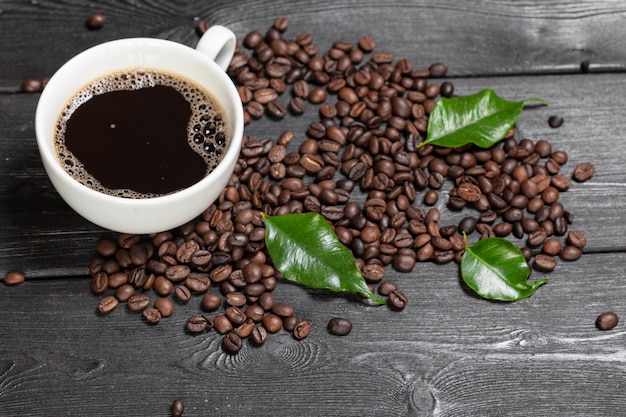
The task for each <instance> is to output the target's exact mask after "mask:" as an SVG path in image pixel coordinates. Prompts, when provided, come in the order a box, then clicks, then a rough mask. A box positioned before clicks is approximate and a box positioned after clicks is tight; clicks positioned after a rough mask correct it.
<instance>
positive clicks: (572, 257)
mask: <svg viewBox="0 0 626 417" xmlns="http://www.w3.org/2000/svg"><path fill="white" fill-rule="evenodd" d="M581 256H582V251H581V250H580V249H579V248H577V247H576V246H573V245H566V246H565V247H564V248H563V249H561V253H560V254H559V257H560V258H561V259H562V260H564V261H568V262H571V261H577V260H578V259H580V257H581Z"/></svg>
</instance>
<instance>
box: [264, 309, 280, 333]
mask: <svg viewBox="0 0 626 417" xmlns="http://www.w3.org/2000/svg"><path fill="white" fill-rule="evenodd" d="M263 327H265V330H267V331H268V332H270V333H276V332H277V331H279V330H280V329H281V328H282V327H283V320H282V319H281V318H280V317H279V316H278V315H277V314H274V313H269V314H267V315H266V316H265V317H263Z"/></svg>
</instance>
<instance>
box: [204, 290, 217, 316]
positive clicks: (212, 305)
mask: <svg viewBox="0 0 626 417" xmlns="http://www.w3.org/2000/svg"><path fill="white" fill-rule="evenodd" d="M221 305H222V297H220V295H219V294H216V293H212V292H210V293H206V294H204V296H203V297H202V308H203V309H205V310H207V311H214V310H217V309H218V308H219V307H220V306H221Z"/></svg>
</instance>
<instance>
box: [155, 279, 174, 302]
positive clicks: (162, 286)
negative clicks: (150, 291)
mask: <svg viewBox="0 0 626 417" xmlns="http://www.w3.org/2000/svg"><path fill="white" fill-rule="evenodd" d="M153 288H154V291H155V292H156V293H157V294H159V295H160V296H162V297H165V296H167V295H169V294H171V293H172V292H173V291H174V284H173V283H172V281H170V280H169V279H167V278H165V277H163V276H158V277H156V279H155V281H154V286H153Z"/></svg>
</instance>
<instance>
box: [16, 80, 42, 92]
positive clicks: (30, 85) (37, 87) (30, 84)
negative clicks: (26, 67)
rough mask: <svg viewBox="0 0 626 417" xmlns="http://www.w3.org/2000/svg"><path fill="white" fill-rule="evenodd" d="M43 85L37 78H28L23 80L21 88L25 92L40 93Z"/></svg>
mask: <svg viewBox="0 0 626 417" xmlns="http://www.w3.org/2000/svg"><path fill="white" fill-rule="evenodd" d="M42 88H43V85H42V83H41V81H39V80H37V79H35V78H26V79H25V80H23V81H22V85H21V89H22V91H23V92H25V93H38V92H40V91H41V90H42Z"/></svg>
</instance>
